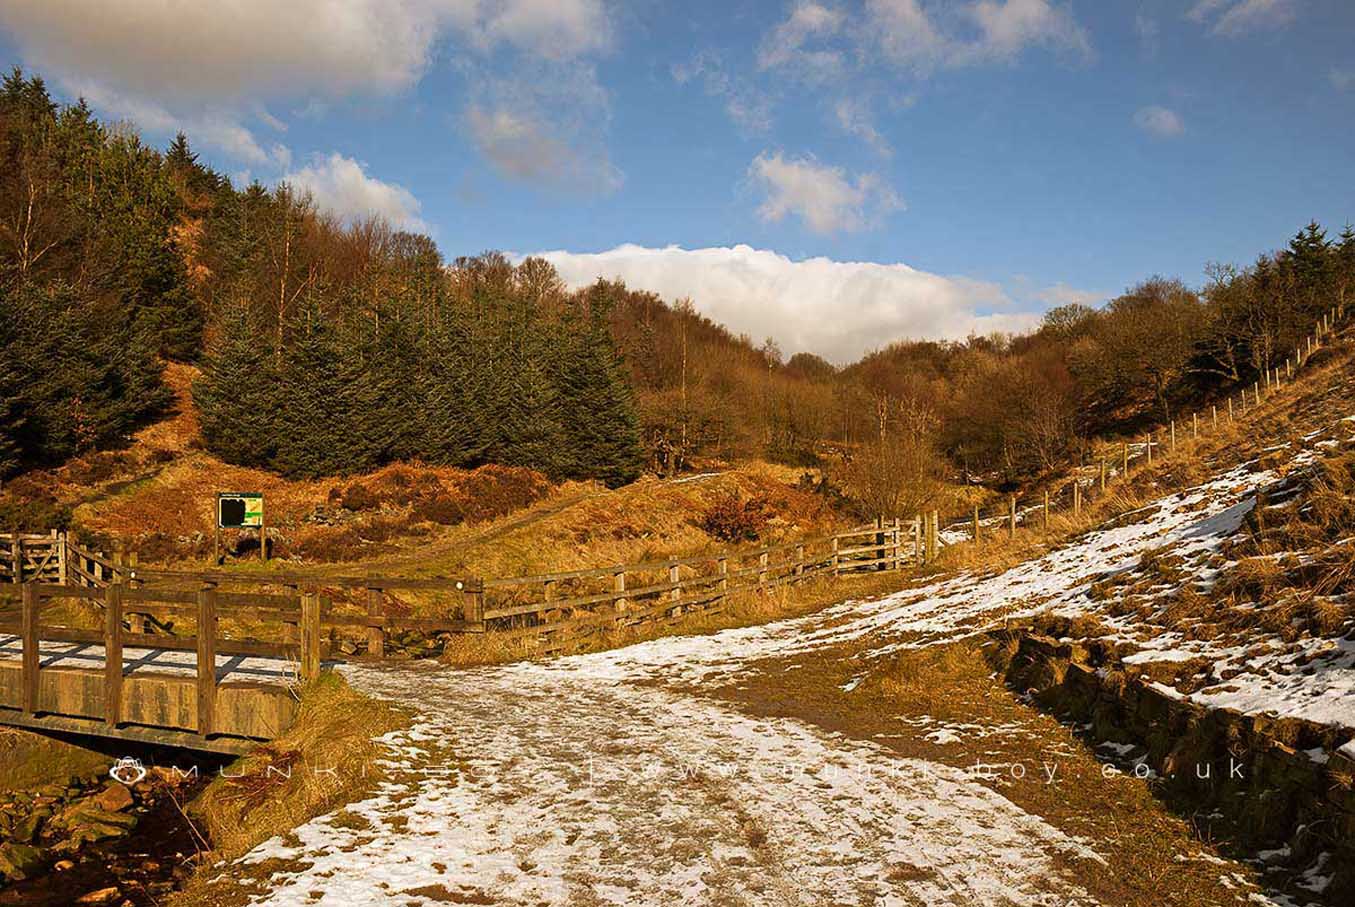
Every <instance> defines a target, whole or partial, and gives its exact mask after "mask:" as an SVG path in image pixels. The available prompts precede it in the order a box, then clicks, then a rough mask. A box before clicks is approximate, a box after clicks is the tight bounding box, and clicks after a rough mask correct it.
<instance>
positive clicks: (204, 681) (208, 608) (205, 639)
mask: <svg viewBox="0 0 1355 907" xmlns="http://www.w3.org/2000/svg"><path fill="white" fill-rule="evenodd" d="M215 730H216V587H215V586H203V587H202V588H201V589H199V590H198V736H200V737H206V736H207V735H208V734H211V733H213V732H214V731H215Z"/></svg>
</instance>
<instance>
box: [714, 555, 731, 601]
mask: <svg viewBox="0 0 1355 907" xmlns="http://www.w3.org/2000/svg"><path fill="white" fill-rule="evenodd" d="M715 573H716V575H718V576H719V577H720V581H719V583H718V584H717V588H718V589H719V590H720V598H725V597H726V596H727V595H729V558H727V557H719V558H716V559H715Z"/></svg>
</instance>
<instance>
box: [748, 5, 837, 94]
mask: <svg viewBox="0 0 1355 907" xmlns="http://www.w3.org/2000/svg"><path fill="white" fill-rule="evenodd" d="M845 21H846V16H845V15H844V14H843V13H842V11H841V10H838V9H836V8H834V7H831V6H826V5H824V4H822V3H818V2H815V0H798V2H797V3H796V4H795V5H794V6H793V7H792V8H791V11H790V16H789V17H787V19H786V21H784V22H782V23H780V24H779V25H777V26H776V27H775V28H773V29H772V30H771V31H770V32H768V33H767V35H766V36H765V37H764V38H763V40H762V44H761V46H760V47H759V48H758V55H757V62H758V67H759V68H761V69H772V68H775V67H784V68H787V69H789V70H790V71H792V72H795V73H797V74H798V75H800V76H801V77H803V78H807V79H810V80H817V79H822V78H826V77H830V76H832V75H835V74H836V73H837V72H838V71H839V70H840V69H841V68H842V65H843V57H842V53H841V52H840V51H839V50H836V49H819V50H808V49H806V47H805V44H806V43H808V42H809V41H810V40H811V39H813V38H826V37H829V36H832V35H835V34H837V33H838V31H839V30H840V29H841V28H842V25H843V23H844V22H845Z"/></svg>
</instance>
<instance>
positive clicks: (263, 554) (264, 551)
mask: <svg viewBox="0 0 1355 907" xmlns="http://www.w3.org/2000/svg"><path fill="white" fill-rule="evenodd" d="M260 500H262V498H260ZM259 560H260V562H262V563H265V564H266V563H268V517H266V516H264V513H262V512H261V513H260V514H259Z"/></svg>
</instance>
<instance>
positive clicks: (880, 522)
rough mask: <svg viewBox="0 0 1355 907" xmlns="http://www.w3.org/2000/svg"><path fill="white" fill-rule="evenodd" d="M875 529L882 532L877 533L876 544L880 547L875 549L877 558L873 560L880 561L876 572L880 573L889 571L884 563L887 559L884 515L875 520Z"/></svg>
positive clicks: (876, 566)
mask: <svg viewBox="0 0 1355 907" xmlns="http://www.w3.org/2000/svg"><path fill="white" fill-rule="evenodd" d="M875 528H876V529H878V530H880V531H879V532H877V533H875V544H876V545H878V546H879V547H877V548H876V549H875V557H874V558H873V560H875V561H878V563H876V565H875V570H876V572H878V571H880V570H887V569H888V567H887V565H886V564H885V563H884V559H885V532H884V528H885V518H884V515H883V514H881V515H880V516H877V517H876V518H875Z"/></svg>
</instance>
